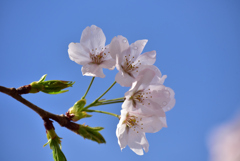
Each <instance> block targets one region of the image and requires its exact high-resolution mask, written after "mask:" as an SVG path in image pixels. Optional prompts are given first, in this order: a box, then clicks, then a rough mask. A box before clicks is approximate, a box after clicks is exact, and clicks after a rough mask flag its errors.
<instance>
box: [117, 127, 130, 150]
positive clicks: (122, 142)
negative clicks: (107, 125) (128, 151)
mask: <svg viewBox="0 0 240 161" xmlns="http://www.w3.org/2000/svg"><path fill="white" fill-rule="evenodd" d="M127 128H128V127H126V125H125V124H118V126H117V130H116V135H117V138H118V144H119V146H120V148H121V150H122V149H123V148H125V147H126V146H127V144H128V134H127V130H126V129H127Z"/></svg>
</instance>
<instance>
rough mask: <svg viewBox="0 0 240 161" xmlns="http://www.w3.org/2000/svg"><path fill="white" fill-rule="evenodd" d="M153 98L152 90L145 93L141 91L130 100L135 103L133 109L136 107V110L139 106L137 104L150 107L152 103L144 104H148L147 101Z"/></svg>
mask: <svg viewBox="0 0 240 161" xmlns="http://www.w3.org/2000/svg"><path fill="white" fill-rule="evenodd" d="M151 98H152V95H151V90H150V88H149V89H148V90H145V91H144V90H139V91H137V92H135V93H134V94H133V95H132V96H131V97H130V99H131V100H132V101H133V107H135V108H136V106H137V103H141V104H142V105H150V102H147V104H144V103H146V100H148V99H151ZM145 99H146V100H145Z"/></svg>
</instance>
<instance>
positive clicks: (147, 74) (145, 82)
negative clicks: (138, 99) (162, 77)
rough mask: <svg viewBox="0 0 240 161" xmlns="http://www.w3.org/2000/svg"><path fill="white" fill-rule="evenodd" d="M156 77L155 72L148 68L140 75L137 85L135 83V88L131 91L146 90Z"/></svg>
mask: <svg viewBox="0 0 240 161" xmlns="http://www.w3.org/2000/svg"><path fill="white" fill-rule="evenodd" d="M154 76H155V72H154V71H152V70H151V69H148V68H146V69H144V70H142V71H141V72H140V73H139V75H138V77H137V78H136V82H137V83H134V85H135V86H134V87H132V88H131V89H133V90H134V91H137V90H139V89H140V90H142V89H145V88H146V87H147V86H149V84H150V82H151V81H152V79H153V77H154ZM140 86H141V88H140Z"/></svg>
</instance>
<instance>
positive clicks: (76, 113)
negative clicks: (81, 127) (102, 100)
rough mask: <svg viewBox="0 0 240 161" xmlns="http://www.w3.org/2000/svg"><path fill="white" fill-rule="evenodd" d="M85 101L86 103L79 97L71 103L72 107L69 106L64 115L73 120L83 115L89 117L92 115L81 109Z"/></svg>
mask: <svg viewBox="0 0 240 161" xmlns="http://www.w3.org/2000/svg"><path fill="white" fill-rule="evenodd" d="M86 103H87V101H86V99H81V100H79V101H77V102H76V103H75V104H74V105H73V107H71V108H69V110H68V112H67V113H66V116H67V117H68V118H69V119H70V120H72V121H74V122H76V121H78V120H80V119H82V118H85V117H91V116H92V115H89V114H87V112H86V111H82V109H83V107H84V106H85V104H86Z"/></svg>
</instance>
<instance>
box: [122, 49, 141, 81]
mask: <svg viewBox="0 0 240 161" xmlns="http://www.w3.org/2000/svg"><path fill="white" fill-rule="evenodd" d="M132 59H134V56H133V57H132V58H131V55H130V54H129V55H126V56H125V62H124V63H123V65H121V67H122V69H123V71H124V72H125V73H127V74H128V75H129V76H130V77H133V78H135V77H134V76H133V72H134V71H135V72H138V70H137V69H138V68H139V67H138V66H139V65H141V63H140V60H138V61H137V63H134V61H132Z"/></svg>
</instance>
